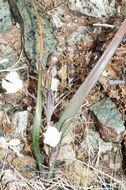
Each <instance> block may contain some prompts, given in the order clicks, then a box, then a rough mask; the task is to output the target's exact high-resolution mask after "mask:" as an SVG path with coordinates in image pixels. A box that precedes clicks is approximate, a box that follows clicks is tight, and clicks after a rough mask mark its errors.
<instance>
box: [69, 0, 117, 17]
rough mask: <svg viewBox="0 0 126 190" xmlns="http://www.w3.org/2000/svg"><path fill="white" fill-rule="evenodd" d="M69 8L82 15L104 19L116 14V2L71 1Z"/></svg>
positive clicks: (103, 0) (104, 0) (109, 0)
mask: <svg viewBox="0 0 126 190" xmlns="http://www.w3.org/2000/svg"><path fill="white" fill-rule="evenodd" d="M68 5H69V8H70V9H71V10H73V11H78V12H80V13H82V14H85V15H88V16H92V17H97V18H102V17H109V16H112V15H113V14H114V12H115V0H100V1H98V0H69V3H68Z"/></svg>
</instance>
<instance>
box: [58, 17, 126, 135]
mask: <svg viewBox="0 0 126 190" xmlns="http://www.w3.org/2000/svg"><path fill="white" fill-rule="evenodd" d="M125 33H126V19H125V20H124V21H123V23H122V25H121V27H120V28H119V30H118V31H117V33H116V34H115V36H114V38H113V40H112V41H111V43H110V44H109V46H108V48H107V49H106V51H105V52H104V53H103V55H102V56H101V58H100V59H99V61H98V62H97V63H96V65H95V66H94V68H93V69H92V70H91V72H90V73H89V75H88V76H87V78H86V79H85V81H84V82H83V83H82V85H81V86H80V87H79V89H78V90H77V92H76V93H75V95H74V96H73V98H72V99H71V101H70V102H69V104H68V106H67V107H66V108H65V111H64V112H63V114H62V115H61V117H60V119H59V121H58V123H57V124H56V127H57V129H58V130H59V131H60V130H61V131H62V135H64V133H65V132H66V130H67V129H68V127H69V125H70V123H71V122H72V118H73V117H74V116H75V114H76V113H77V112H78V110H79V109H80V107H81V105H82V104H83V102H84V100H85V98H86V97H87V95H88V94H89V93H90V91H91V89H92V88H93V87H94V85H95V83H96V82H97V80H98V78H99V77H100V75H101V74H102V72H103V71H104V69H105V67H106V66H107V64H108V62H109V61H110V59H111V57H112V56H113V55H114V53H115V51H116V49H117V48H118V46H119V44H120V43H121V41H122V38H123V36H124V34H125ZM61 128H62V129H61Z"/></svg>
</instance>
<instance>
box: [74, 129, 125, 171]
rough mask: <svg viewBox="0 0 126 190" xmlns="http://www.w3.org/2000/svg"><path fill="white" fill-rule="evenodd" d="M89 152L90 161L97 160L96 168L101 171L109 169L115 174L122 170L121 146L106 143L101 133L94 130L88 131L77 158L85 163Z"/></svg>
mask: <svg viewBox="0 0 126 190" xmlns="http://www.w3.org/2000/svg"><path fill="white" fill-rule="evenodd" d="M86 150H87V151H86ZM87 152H89V153H90V160H94V158H95V167H98V168H99V169H100V170H103V171H105V169H106V168H108V170H109V171H111V172H113V171H114V172H115V171H118V170H119V169H121V168H122V157H121V154H120V152H121V145H120V144H119V143H112V142H105V141H104V140H102V139H101V137H100V135H99V132H97V131H94V130H92V129H90V130H89V131H88V133H87V134H86V137H85V139H84V141H83V142H82V143H81V145H80V148H79V149H78V153H77V154H78V156H77V158H78V159H79V160H82V161H85V158H86V155H87ZM111 172H110V173H111Z"/></svg>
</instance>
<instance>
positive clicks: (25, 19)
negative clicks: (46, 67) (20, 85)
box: [9, 0, 57, 66]
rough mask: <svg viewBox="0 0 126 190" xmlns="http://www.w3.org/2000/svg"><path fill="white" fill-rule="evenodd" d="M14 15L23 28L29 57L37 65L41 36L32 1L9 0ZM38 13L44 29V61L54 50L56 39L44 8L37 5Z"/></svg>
mask: <svg viewBox="0 0 126 190" xmlns="http://www.w3.org/2000/svg"><path fill="white" fill-rule="evenodd" d="M9 3H10V5H11V10H12V12H13V17H14V19H15V20H16V22H18V23H19V24H20V25H21V27H22V29H23V39H24V50H25V53H26V56H27V58H28V59H29V61H30V62H31V63H32V66H35V60H36V59H39V56H40V37H39V29H38V24H37V19H36V15H35V12H34V8H33V6H32V4H31V2H30V1H28V0H23V1H15V0H9ZM37 8H38V13H39V15H40V17H41V22H42V25H43V30H44V63H45V62H46V60H47V57H48V55H49V54H50V53H51V52H53V50H54V49H55V46H56V43H57V41H56V39H55V38H54V36H53V28H52V25H51V23H50V22H49V19H48V18H47V16H46V15H45V13H44V12H43V10H42V8H41V7H39V5H37Z"/></svg>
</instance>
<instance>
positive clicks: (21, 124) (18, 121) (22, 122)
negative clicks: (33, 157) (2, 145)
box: [12, 111, 29, 137]
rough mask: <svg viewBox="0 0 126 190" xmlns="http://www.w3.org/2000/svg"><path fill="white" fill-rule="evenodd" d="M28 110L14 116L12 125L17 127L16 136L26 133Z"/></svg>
mask: <svg viewBox="0 0 126 190" xmlns="http://www.w3.org/2000/svg"><path fill="white" fill-rule="evenodd" d="M28 118H29V112H28V111H21V112H17V113H15V114H14V116H13V118H12V126H14V127H15V131H14V133H15V136H18V135H21V136H22V137H23V136H24V134H25V133H26V130H27V126H28Z"/></svg>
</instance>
